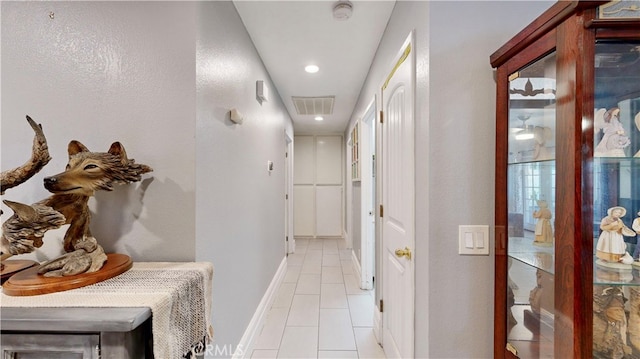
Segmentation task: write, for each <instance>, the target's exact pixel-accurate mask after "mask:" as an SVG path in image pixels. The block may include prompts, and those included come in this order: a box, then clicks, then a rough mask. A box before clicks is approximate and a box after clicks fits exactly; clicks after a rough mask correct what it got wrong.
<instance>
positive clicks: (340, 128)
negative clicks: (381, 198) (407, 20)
mask: <svg viewBox="0 0 640 359" xmlns="http://www.w3.org/2000/svg"><path fill="white" fill-rule="evenodd" d="M336 4H338V2H337V1H304V0H298V1H243V0H240V1H239V0H235V1H234V5H235V7H236V9H237V11H238V14H239V15H240V18H241V19H242V22H243V23H244V26H245V27H246V28H247V31H248V32H249V36H250V37H251V39H252V41H253V43H254V44H255V47H256V49H257V51H258V53H259V54H260V57H261V58H262V61H263V63H264V65H265V67H266V69H267V71H268V72H269V75H270V76H271V80H272V81H273V84H274V86H275V87H276V88H275V89H269V93H272V94H274V95H275V92H277V93H278V94H280V97H281V98H282V101H283V102H284V104H285V106H286V108H287V110H288V111H289V114H290V115H291V118H292V119H293V123H294V131H295V132H296V133H314V134H321V133H343V132H344V131H345V129H346V126H347V124H348V122H349V119H350V118H351V114H352V113H353V110H354V107H355V105H356V101H357V100H358V95H359V94H360V90H361V88H362V85H363V84H364V80H365V78H366V76H367V73H368V72H369V67H370V66H371V62H372V60H373V57H374V55H375V53H376V50H377V49H378V44H379V42H380V39H381V37H382V34H383V33H384V30H385V28H386V26H387V22H388V20H389V17H390V16H391V12H392V10H393V6H394V4H395V1H353V2H352V8H353V12H352V15H351V17H350V18H349V19H348V20H343V21H339V20H336V19H334V17H333V8H334V6H335V5H336ZM309 64H315V65H317V66H318V67H319V68H320V70H319V71H318V72H317V73H315V74H309V73H306V72H305V71H304V67H305V66H307V65H309ZM331 96H334V101H333V108H332V110H333V112H332V114H330V115H323V117H324V120H323V121H316V120H314V118H315V117H316V116H315V115H312V114H303V115H300V114H298V111H297V110H296V106H295V105H294V102H293V101H292V97H331ZM307 100H308V99H307ZM305 102H306V103H309V101H305ZM325 104H327V101H325ZM308 112H313V110H312V109H311V108H308Z"/></svg>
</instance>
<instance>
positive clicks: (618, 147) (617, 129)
mask: <svg viewBox="0 0 640 359" xmlns="http://www.w3.org/2000/svg"><path fill="white" fill-rule="evenodd" d="M619 118H620V109H619V108H617V107H613V108H611V109H609V110H608V111H604V109H600V110H598V111H596V113H595V119H594V120H595V126H596V132H599V131H600V129H602V132H603V133H604V136H602V139H601V140H600V143H598V145H597V146H596V148H595V151H594V156H596V157H625V156H626V155H625V153H624V149H625V148H627V147H628V146H629V145H630V144H631V140H630V139H629V137H628V136H627V135H626V132H625V130H624V127H623V126H622V123H621V122H620V119H619Z"/></svg>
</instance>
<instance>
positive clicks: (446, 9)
mask: <svg viewBox="0 0 640 359" xmlns="http://www.w3.org/2000/svg"><path fill="white" fill-rule="evenodd" d="M550 5H551V3H549V2H532V1H522V2H520V1H519V2H504V1H496V2H473V1H451V2H448V1H430V2H409V1H406V2H405V1H399V2H397V3H396V6H395V8H394V12H393V14H392V18H391V20H390V22H389V24H388V26H387V30H386V32H385V35H384V37H383V39H382V41H381V43H380V46H379V48H378V52H377V53H376V58H375V60H374V62H373V64H372V66H371V71H370V73H369V75H368V77H367V81H366V83H365V86H364V87H363V91H362V93H361V94H360V98H359V101H358V105H357V107H356V109H355V111H354V118H352V121H354V120H355V118H356V117H357V116H362V115H363V114H364V112H365V111H366V106H368V104H369V102H370V101H371V98H372V97H373V95H374V94H375V93H376V91H378V89H379V88H380V84H381V83H382V81H383V79H384V78H385V77H386V75H387V73H388V71H389V69H390V66H391V65H392V63H393V57H394V56H395V55H396V53H397V51H398V50H399V49H400V46H401V45H402V43H403V41H404V40H405V39H406V37H407V36H408V34H409V32H410V31H412V30H415V39H416V43H415V50H416V64H417V74H416V82H417V84H416V109H415V110H416V116H415V118H416V149H415V151H416V157H415V159H416V223H417V224H416V225H417V227H416V248H415V251H414V252H415V267H416V300H415V303H416V307H415V313H416V317H415V338H416V340H415V357H416V358H428V357H430V358H491V357H492V356H493V280H494V269H493V251H492V253H491V255H490V256H488V257H469V256H459V255H458V254H457V231H458V225H462V224H489V225H492V224H493V222H494V203H493V201H494V193H493V188H494V165H493V161H494V136H495V132H494V131H495V124H494V122H495V83H494V81H493V77H492V73H493V72H492V69H491V66H490V65H489V55H490V54H491V53H493V51H495V50H497V49H498V47H499V46H501V45H502V44H503V43H504V42H506V41H507V40H508V39H509V38H511V37H512V36H513V35H515V34H516V33H517V32H518V31H520V30H521V29H522V28H523V27H524V26H525V25H526V24H527V23H528V22H529V21H531V20H532V19H534V18H535V17H536V16H537V15H539V14H540V13H542V12H543V11H544V10H546V9H547V8H548V7H549V6H550ZM478 189H482V190H480V191H479V190H478ZM486 189H489V190H486ZM376 278H381V276H380V274H379V273H378V274H377V275H376ZM378 294H379V293H378Z"/></svg>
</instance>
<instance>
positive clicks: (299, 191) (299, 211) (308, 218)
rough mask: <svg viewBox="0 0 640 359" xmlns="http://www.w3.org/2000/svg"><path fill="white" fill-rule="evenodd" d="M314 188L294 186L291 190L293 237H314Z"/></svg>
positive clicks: (311, 186)
mask: <svg viewBox="0 0 640 359" xmlns="http://www.w3.org/2000/svg"><path fill="white" fill-rule="evenodd" d="M315 197H316V196H315V186H313V185H295V186H294V188H293V213H294V216H293V235H294V236H302V237H308V236H313V235H315V232H316V227H315V222H316V210H315V207H316V205H315V203H316V198H315Z"/></svg>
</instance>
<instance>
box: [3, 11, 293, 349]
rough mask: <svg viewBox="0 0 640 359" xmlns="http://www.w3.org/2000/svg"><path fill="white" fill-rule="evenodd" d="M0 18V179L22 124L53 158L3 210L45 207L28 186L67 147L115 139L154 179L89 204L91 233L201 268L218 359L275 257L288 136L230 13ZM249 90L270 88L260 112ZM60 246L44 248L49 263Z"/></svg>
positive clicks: (23, 145) (120, 246) (16, 156)
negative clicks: (207, 280) (205, 265)
mask: <svg viewBox="0 0 640 359" xmlns="http://www.w3.org/2000/svg"><path fill="white" fill-rule="evenodd" d="M50 12H53V13H54V15H53V19H51V18H50V17H49V14H50ZM1 15H2V24H1V26H2V42H1V45H2V48H1V50H2V52H1V56H2V58H1V59H2V68H1V69H2V78H1V81H2V83H1V85H2V94H3V95H4V96H3V97H2V99H1V105H2V109H1V114H2V119H1V126H0V128H1V130H2V133H1V136H2V143H1V150H2V153H1V159H2V169H3V170H5V169H9V168H13V167H16V166H18V165H20V164H22V163H23V162H24V161H26V159H27V158H28V156H29V155H30V148H31V141H32V138H33V133H32V131H31V129H30V128H29V126H28V125H27V123H26V121H25V119H24V117H25V115H26V114H29V115H30V116H32V117H33V118H34V119H35V120H36V121H37V122H39V123H42V125H43V127H44V131H45V134H46V136H47V139H48V143H49V148H50V152H51V155H52V156H53V160H52V161H51V163H49V165H47V166H46V167H45V168H44V170H43V171H42V172H41V173H40V174H38V175H37V176H36V177H35V178H33V179H32V180H30V181H29V182H27V183H26V184H24V185H22V186H20V187H18V188H15V189H10V190H8V191H7V192H6V194H5V195H4V196H3V199H4V198H6V199H11V200H16V201H22V202H27V203H31V202H35V201H37V200H40V199H42V198H45V197H46V196H48V195H49V193H48V192H47V191H46V190H45V189H44V188H43V186H42V178H43V177H45V176H47V175H51V174H55V173H58V172H60V171H62V170H63V169H64V167H65V165H66V161H67V154H66V148H67V143H68V142H69V140H71V139H77V140H80V141H81V142H83V143H84V144H85V145H87V146H88V147H89V148H90V149H92V150H96V151H106V150H107V149H108V148H109V145H110V144H111V142H113V141H116V140H119V141H121V142H122V143H123V144H124V146H125V148H126V150H127V153H128V154H129V155H130V157H132V158H135V159H136V161H137V162H141V163H145V164H147V165H149V166H151V167H153V168H154V172H152V173H150V174H148V175H145V178H149V179H147V180H145V181H143V182H142V183H137V184H133V185H129V186H123V187H120V188H118V189H117V190H116V191H114V192H111V193H103V192H100V193H98V194H97V195H96V198H94V199H92V200H91V202H92V212H93V213H94V217H93V221H92V229H93V232H94V235H95V236H96V238H98V240H99V242H100V243H102V244H103V245H104V247H105V249H107V251H116V252H120V253H125V254H129V255H131V256H132V257H133V259H134V261H193V260H197V261H210V262H212V263H213V264H214V267H215V274H214V280H213V282H214V283H213V284H214V285H213V291H214V293H213V313H212V315H213V325H214V330H215V337H214V345H217V346H218V348H217V349H218V353H219V354H226V355H227V356H229V355H231V353H232V351H233V350H235V349H236V347H235V346H236V345H237V344H238V342H239V340H240V338H241V336H242V334H243V332H244V330H245V329H246V327H247V325H248V324H249V321H250V319H251V316H252V315H253V313H254V311H255V310H256V307H257V305H258V303H259V302H260V300H261V298H262V296H263V295H264V293H265V291H266V288H267V286H268V285H269V283H270V281H271V279H272V278H273V276H274V274H275V272H276V270H277V268H278V266H279V264H280V263H281V261H282V260H283V258H284V253H285V242H284V232H285V231H284V230H285V228H284V225H285V221H284V189H285V178H284V152H285V131H287V132H288V133H289V135H290V137H291V138H293V128H292V124H291V121H290V118H289V116H288V114H287V112H286V110H285V108H284V106H283V104H282V102H281V100H280V99H279V96H278V94H277V92H276V91H275V89H274V88H273V85H272V83H271V80H270V78H269V76H268V74H267V72H266V70H265V68H264V66H263V64H262V61H261V60H260V58H259V56H258V54H257V53H256V51H255V48H254V46H253V44H252V42H251V40H250V38H249V36H248V35H247V33H246V31H245V29H244V26H243V25H242V22H241V21H240V19H239V17H238V15H237V12H236V10H235V8H234V7H233V4H232V3H231V2H228V1H225V2H217V1H216V2H199V3H197V2H2V14H1ZM256 80H264V81H265V83H267V85H268V86H270V88H271V90H272V91H270V94H271V97H270V99H269V101H268V102H265V103H263V104H262V105H260V104H259V103H258V102H257V101H256V96H255V86H256ZM231 107H236V108H238V109H239V110H240V111H241V112H242V113H243V114H244V115H245V120H244V123H243V124H242V125H233V124H232V123H231V122H230V121H229V119H228V115H227V112H228V110H229V109H230V108H231ZM269 160H270V161H273V163H274V170H273V171H272V173H271V174H269V173H268V171H267V161H269ZM3 209H4V210H5V215H3V218H5V219H6V217H5V216H6V215H7V214H9V213H11V211H10V210H9V209H7V208H3ZM62 235H63V233H62V231H57V232H56V233H51V232H50V233H49V235H47V238H45V242H46V245H45V246H49V247H52V248H49V249H50V252H52V253H51V255H56V254H57V253H58V252H60V251H61V249H60V240H61V238H62ZM47 256H49V253H48V252H47V253H39V254H38V256H37V257H38V259H41V260H44V259H45V257H47Z"/></svg>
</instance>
